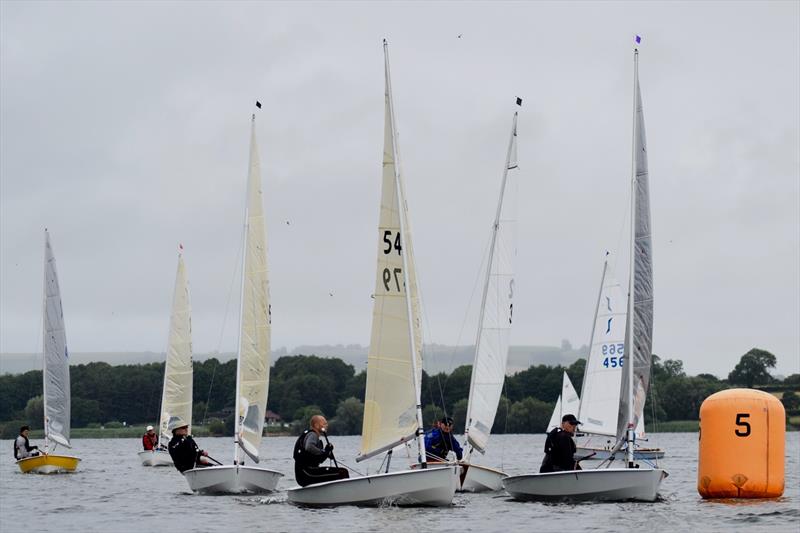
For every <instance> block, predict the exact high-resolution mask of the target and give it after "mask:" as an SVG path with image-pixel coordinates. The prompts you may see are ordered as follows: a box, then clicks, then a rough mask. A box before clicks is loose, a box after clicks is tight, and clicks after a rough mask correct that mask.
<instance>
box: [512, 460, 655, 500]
mask: <svg viewBox="0 0 800 533" xmlns="http://www.w3.org/2000/svg"><path fill="white" fill-rule="evenodd" d="M667 475H668V474H667V472H666V471H664V470H662V469H659V468H605V469H601V470H572V471H568V472H549V473H546V474H528V475H524V476H511V477H507V478H506V479H505V480H504V481H503V488H505V489H506V492H508V493H509V494H510V495H511V497H512V498H514V499H516V500H523V501H585V500H594V501H646V502H653V501H656V499H657V498H658V489H659V487H660V486H661V481H662V480H663V479H664V478H666V477H667Z"/></svg>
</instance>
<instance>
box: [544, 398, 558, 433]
mask: <svg viewBox="0 0 800 533" xmlns="http://www.w3.org/2000/svg"><path fill="white" fill-rule="evenodd" d="M557 427H561V395H560V394H559V395H558V400H556V406H555V407H554V408H553V414H552V415H550V422H548V423H547V429H546V430H545V432H549V431H550V430H551V429H553V428H557Z"/></svg>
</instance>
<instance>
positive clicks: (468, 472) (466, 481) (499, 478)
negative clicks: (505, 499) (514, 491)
mask: <svg viewBox="0 0 800 533" xmlns="http://www.w3.org/2000/svg"><path fill="white" fill-rule="evenodd" d="M460 464H461V469H462V473H461V478H460V480H461V483H460V484H459V487H458V492H494V491H499V490H503V480H504V479H505V478H507V477H508V474H506V473H505V472H502V471H500V470H496V469H494V468H489V467H488V466H481V465H476V464H467V463H460Z"/></svg>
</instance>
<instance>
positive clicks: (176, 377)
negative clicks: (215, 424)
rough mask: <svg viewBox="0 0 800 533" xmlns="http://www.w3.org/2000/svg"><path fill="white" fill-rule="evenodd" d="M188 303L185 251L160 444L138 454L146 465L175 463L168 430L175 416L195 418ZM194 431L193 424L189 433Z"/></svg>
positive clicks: (174, 305) (175, 297) (174, 306)
mask: <svg viewBox="0 0 800 533" xmlns="http://www.w3.org/2000/svg"><path fill="white" fill-rule="evenodd" d="M191 312H192V311H191V306H190V304H189V284H188V283H187V281H186V267H185V266H184V263H183V254H180V253H179V254H178V272H177V274H176V275H175V290H174V293H173V296H172V312H171V313H170V319H169V340H168V341H167V360H166V363H165V364H164V386H163V389H162V393H161V414H160V416H159V422H158V444H159V445H158V447H157V448H156V449H155V450H142V451H141V452H139V458H140V459H141V460H142V465H143V466H172V465H173V463H172V457H170V455H169V452H168V451H167V449H166V447H165V446H166V444H167V443H168V442H169V441H170V439H171V438H172V435H171V434H170V432H169V431H168V430H167V427H168V426H169V421H170V419H171V418H173V417H180V419H181V420H189V421H191V420H192V380H193V375H194V374H193V372H194V371H193V368H192V318H191ZM191 432H192V428H191V424H190V425H189V433H191Z"/></svg>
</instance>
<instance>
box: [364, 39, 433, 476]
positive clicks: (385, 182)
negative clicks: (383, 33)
mask: <svg viewBox="0 0 800 533" xmlns="http://www.w3.org/2000/svg"><path fill="white" fill-rule="evenodd" d="M384 54H385V59H384V61H385V65H384V66H385V81H386V87H385V94H384V97H385V107H384V147H383V173H382V183H381V209H380V217H379V224H378V235H377V237H378V239H377V240H378V253H377V255H378V257H377V269H376V281H375V293H374V298H375V299H374V302H373V312H372V332H371V335H370V348H369V355H368V359H367V384H366V392H365V398H364V422H363V426H362V435H361V451H360V457H361V458H362V459H363V458H364V457H366V456H370V455H373V454H375V453H377V452H376V450H381V449H384V448H385V447H386V446H387V445H390V444H392V443H398V442H401V441H402V440H403V439H405V438H407V436H408V435H409V434H416V433H417V432H418V431H419V430H420V429H421V427H422V420H421V417H422V415H421V407H420V405H419V398H420V385H419V383H420V380H421V374H422V360H421V348H422V346H421V344H422V342H421V337H420V334H419V327H420V321H419V302H418V298H419V293H418V290H417V283H416V275H415V272H414V257H413V246H412V239H411V231H410V227H409V224H408V219H407V212H406V203H405V200H404V192H405V191H404V187H403V182H402V178H401V176H400V174H399V172H398V166H397V164H396V162H397V149H396V132H395V128H394V113H393V106H392V99H391V78H390V75H389V57H388V50H387V49H386V45H384ZM418 440H420V441H421V439H418ZM419 449H420V455H421V457H420V459H422V460H424V444H423V443H422V442H420V443H419Z"/></svg>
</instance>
